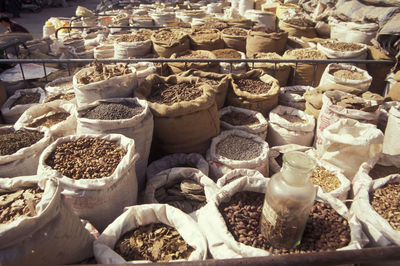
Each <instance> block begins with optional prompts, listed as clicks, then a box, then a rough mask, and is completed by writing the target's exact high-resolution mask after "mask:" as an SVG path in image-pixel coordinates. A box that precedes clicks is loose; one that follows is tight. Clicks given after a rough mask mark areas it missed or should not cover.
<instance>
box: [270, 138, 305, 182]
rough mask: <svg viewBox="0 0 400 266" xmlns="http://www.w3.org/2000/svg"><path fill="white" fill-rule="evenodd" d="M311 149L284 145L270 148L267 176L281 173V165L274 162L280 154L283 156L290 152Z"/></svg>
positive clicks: (295, 145)
mask: <svg viewBox="0 0 400 266" xmlns="http://www.w3.org/2000/svg"><path fill="white" fill-rule="evenodd" d="M311 149H312V147H308V146H302V145H297V144H286V145H282V146H275V147H271V148H270V149H269V153H268V161H269V176H272V175H273V174H275V173H278V172H280V171H281V165H279V163H278V162H277V160H276V158H278V156H279V155H280V154H285V153H287V152H291V151H300V152H306V151H308V150H311Z"/></svg>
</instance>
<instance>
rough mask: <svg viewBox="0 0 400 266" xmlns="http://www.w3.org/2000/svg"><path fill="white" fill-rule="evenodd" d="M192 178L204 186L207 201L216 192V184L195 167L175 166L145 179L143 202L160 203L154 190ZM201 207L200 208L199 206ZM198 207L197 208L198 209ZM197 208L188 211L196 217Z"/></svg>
mask: <svg viewBox="0 0 400 266" xmlns="http://www.w3.org/2000/svg"><path fill="white" fill-rule="evenodd" d="M184 178H185V179H186V178H187V179H193V180H194V181H196V182H197V183H199V184H200V185H202V186H203V187H204V194H205V196H206V199H207V201H208V200H209V199H211V198H212V197H213V196H214V194H215V193H216V192H217V189H218V188H217V185H216V184H215V183H214V181H212V180H211V179H210V178H209V177H208V176H206V175H205V174H204V173H203V172H201V171H200V170H199V169H196V168H186V167H175V168H170V169H167V170H164V171H162V172H159V173H158V174H156V175H154V176H153V177H152V178H151V179H149V180H148V181H147V184H146V191H145V194H144V203H160V202H158V201H157V199H156V197H155V193H156V190H157V189H158V188H160V187H163V186H168V185H169V184H171V183H174V182H175V181H179V180H181V179H184ZM200 209H201V208H200ZM200 209H199V210H200ZM199 210H197V211H194V212H192V213H189V215H190V216H191V217H192V218H194V219H196V217H197V213H198V212H199Z"/></svg>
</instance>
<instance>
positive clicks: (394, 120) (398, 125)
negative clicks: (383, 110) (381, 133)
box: [383, 105, 400, 155]
mask: <svg viewBox="0 0 400 266" xmlns="http://www.w3.org/2000/svg"><path fill="white" fill-rule="evenodd" d="M399 132H400V105H398V106H397V107H396V106H392V108H390V111H389V118H388V122H387V126H386V130H385V137H384V139H383V153H385V154H389V155H400V142H399V140H398V139H397V137H398V134H399Z"/></svg>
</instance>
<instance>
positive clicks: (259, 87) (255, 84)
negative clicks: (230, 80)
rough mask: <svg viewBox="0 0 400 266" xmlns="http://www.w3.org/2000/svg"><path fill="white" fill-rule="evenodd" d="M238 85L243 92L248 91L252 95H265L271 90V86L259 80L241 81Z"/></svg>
mask: <svg viewBox="0 0 400 266" xmlns="http://www.w3.org/2000/svg"><path fill="white" fill-rule="evenodd" d="M236 85H237V86H238V88H239V89H240V90H241V91H247V92H248V93H252V94H264V93H267V92H268V91H269V90H270V89H271V84H269V83H265V82H263V81H261V80H258V79H239V80H236Z"/></svg>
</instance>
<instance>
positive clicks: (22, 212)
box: [0, 187, 43, 224]
mask: <svg viewBox="0 0 400 266" xmlns="http://www.w3.org/2000/svg"><path fill="white" fill-rule="evenodd" d="M42 195H43V191H42V190H41V189H40V188H38V187H36V188H26V189H20V190H17V191H16V192H9V193H4V194H1V195H0V224H7V223H11V222H13V221H15V220H16V219H17V218H18V217H22V216H25V217H33V216H35V215H36V209H35V207H36V205H37V204H38V203H39V202H40V200H41V199H42Z"/></svg>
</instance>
